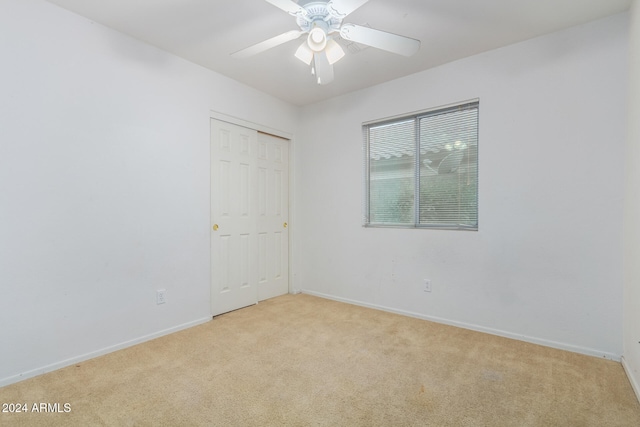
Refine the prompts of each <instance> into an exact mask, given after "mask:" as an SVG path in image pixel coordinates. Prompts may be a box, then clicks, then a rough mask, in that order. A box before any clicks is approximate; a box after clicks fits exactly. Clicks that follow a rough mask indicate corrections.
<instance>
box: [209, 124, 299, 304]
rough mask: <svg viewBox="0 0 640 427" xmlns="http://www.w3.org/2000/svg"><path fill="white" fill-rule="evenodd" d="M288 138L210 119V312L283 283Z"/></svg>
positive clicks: (280, 288) (280, 290)
mask: <svg viewBox="0 0 640 427" xmlns="http://www.w3.org/2000/svg"><path fill="white" fill-rule="evenodd" d="M288 172H289V141H288V140H286V139H282V138H278V137H275V136H271V135H267V134H264V133H259V132H257V131H256V130H253V129H248V128H245V127H242V126H237V125H234V124H231V123H226V122H223V121H219V120H214V119H212V120H211V310H212V314H213V315H214V316H215V315H218V314H221V313H226V312H228V311H232V310H236V309H238V308H242V307H246V306H248V305H252V304H256V303H257V302H258V301H261V300H264V299H267V298H271V297H275V296H278V295H283V294H285V293H287V292H288V289H289V275H288V271H289V265H288V263H289V244H288V243H289V236H288V224H287V221H288V214H289V175H288Z"/></svg>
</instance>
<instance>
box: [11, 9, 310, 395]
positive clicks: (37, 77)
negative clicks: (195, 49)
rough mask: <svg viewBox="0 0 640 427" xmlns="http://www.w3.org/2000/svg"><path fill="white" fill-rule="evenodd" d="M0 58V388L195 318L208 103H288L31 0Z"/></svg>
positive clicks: (270, 111)
mask: <svg viewBox="0 0 640 427" xmlns="http://www.w3.org/2000/svg"><path fill="white" fill-rule="evenodd" d="M0 56H1V57H2V65H1V66H0V94H1V96H0V336H1V337H2V344H0V385H2V384H7V383H10V382H13V381H16V380H19V379H21V378H25V377H28V376H32V375H34V374H37V373H40V372H43V371H46V370H50V369H53V368H57V367H60V366H64V365H65V364H68V363H72V362H73V361H75V360H81V359H83V358H85V357H88V356H92V355H96V354H100V353H101V352H104V351H108V350H113V349H115V348H117V347H119V346H124V345H127V344H130V343H132V342H135V341H137V340H144V339H146V338H149V337H152V336H155V335H156V334H162V333H164V332H167V331H169V330H174V329H179V328H181V327H185V326H189V325H192V324H194V323H197V322H200V321H204V320H206V319H207V318H209V315H210V308H209V296H210V291H209V266H210V263H209V169H210V168H209V113H210V110H215V111H218V112H222V113H224V114H227V115H230V116H235V117H239V118H242V119H245V120H248V121H251V122H255V123H257V124H262V125H267V126H269V127H272V128H275V129H280V130H284V131H287V132H294V131H295V126H296V123H297V121H296V120H297V114H298V110H297V108H295V107H293V106H290V105H288V104H285V103H283V102H281V101H277V100H275V99H274V98H271V97H269V96H267V95H264V94H262V93H260V92H257V91H255V90H253V89H250V88H248V87H246V86H243V85H240V84H239V83H237V82H234V81H233V80H230V79H227V78H225V77H222V76H220V75H218V74H215V73H212V72H210V71H208V70H205V69H203V68H201V67H198V66H195V65H193V64H191V63H189V62H187V61H184V60H181V59H178V58H176V57H174V56H172V55H169V54H167V53H164V52H162V51H160V50H157V49H155V48H153V47H151V46H148V45H146V44H143V43H140V42H137V41H135V40H133V39H131V38H128V37H126V36H124V35H122V34H120V33H117V32H115V31H112V30H109V29H107V28H104V27H102V26H100V25H98V24H95V23H92V22H90V21H88V20H86V19H84V18H81V17H79V16H76V15H74V14H72V13H70V12H67V11H65V10H63V9H60V8H58V7H57V6H54V5H51V4H49V3H46V2H44V1H42V0H0ZM160 288H164V289H166V290H167V299H168V302H167V304H165V305H162V306H158V305H156V303H155V290H156V289H160Z"/></svg>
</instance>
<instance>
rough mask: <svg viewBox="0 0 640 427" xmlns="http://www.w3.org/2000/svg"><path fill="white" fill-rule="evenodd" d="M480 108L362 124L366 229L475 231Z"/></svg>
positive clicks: (470, 104)
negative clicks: (394, 228)
mask: <svg viewBox="0 0 640 427" xmlns="http://www.w3.org/2000/svg"><path fill="white" fill-rule="evenodd" d="M478 108H479V103H478V102H468V103H464V104H461V105H456V106H452V107H446V108H441V109H437V110H432V111H429V112H424V113H420V114H416V115H412V116H409V117H402V118H399V119H393V120H387V121H383V122H375V123H371V124H367V125H365V126H364V128H363V131H364V144H365V146H364V151H365V207H364V210H365V212H364V215H365V225H367V226H400V227H425V228H453V229H471V230H476V229H477V228H478Z"/></svg>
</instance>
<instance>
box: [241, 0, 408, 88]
mask: <svg viewBox="0 0 640 427" xmlns="http://www.w3.org/2000/svg"><path fill="white" fill-rule="evenodd" d="M266 1H267V2H268V3H271V4H272V5H274V6H276V7H278V8H279V9H281V10H284V11H285V12H287V13H289V14H290V15H292V16H295V17H296V23H297V24H298V26H299V27H300V30H299V31H295V30H294V31H288V32H286V33H283V34H280V35H279V36H276V37H272V38H270V39H268V40H265V41H263V42H260V43H258V44H255V45H253V46H250V47H248V48H246V49H242V50H240V51H238V52H235V53H233V54H232V56H233V57H235V58H246V57H249V56H252V55H255V54H258V53H260V52H264V51H265V50H268V49H271V48H273V47H276V46H279V45H281V44H284V43H286V42H289V41H291V40H295V39H298V38H300V37H301V36H302V35H304V34H307V38H306V40H305V41H304V42H303V43H302V44H301V45H300V47H298V49H297V50H296V52H295V56H296V58H298V59H299V60H301V61H302V62H304V63H305V64H307V65H311V73H312V74H313V75H314V76H316V81H317V83H318V84H328V83H331V82H332V81H333V64H335V63H336V62H338V61H339V60H340V59H342V58H343V57H344V55H345V53H344V50H343V49H342V47H340V45H339V44H338V43H337V42H336V41H335V40H334V39H333V36H332V35H333V34H340V36H341V37H342V38H343V39H345V40H349V41H353V42H356V43H360V44H364V45H367V46H371V47H375V48H378V49H382V50H385V51H387V52H392V53H397V54H400V55H404V56H411V55H413V54H414V53H416V52H417V51H418V49H420V41H419V40H415V39H411V38H408V37H404V36H399V35H396V34H392V33H388V32H385V31H380V30H376V29H373V28H368V27H363V26H360V25H355V24H344V25H343V24H342V20H343V19H344V18H345V17H346V16H347V15H349V14H350V13H351V12H353V11H354V10H356V9H357V8H359V7H360V6H362V5H363V4H365V3H366V2H367V1H368V0H330V1H328V2H327V1H310V2H306V3H305V4H298V3H295V2H294V1H292V0H266Z"/></svg>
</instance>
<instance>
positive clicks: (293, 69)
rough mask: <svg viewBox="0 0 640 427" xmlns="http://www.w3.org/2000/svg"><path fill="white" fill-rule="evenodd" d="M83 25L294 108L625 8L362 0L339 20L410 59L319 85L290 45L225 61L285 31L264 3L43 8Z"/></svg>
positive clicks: (377, 63)
mask: <svg viewBox="0 0 640 427" xmlns="http://www.w3.org/2000/svg"><path fill="white" fill-rule="evenodd" d="M49 1H50V2H51V3H55V4H57V5H60V6H62V7H64V8H66V9H69V10H71V11H73V12H75V13H78V14H80V15H83V16H85V17H87V18H89V19H90V20H92V21H95V22H98V23H101V24H104V25H106V26H108V27H111V28H113V29H115V30H118V31H121V32H123V33H125V34H129V35H131V36H133V37H135V38H137V39H140V40H143V41H145V42H147V43H149V44H152V45H154V46H157V47H159V48H161V49H163V50H166V51H168V52H171V53H173V54H175V55H177V56H180V57H182V58H185V59H187V60H189V61H192V62H194V63H196V64H200V65H202V66H204V67H206V68H209V69H211V70H213V71H216V72H218V73H220V74H223V75H226V76H229V77H231V78H233V79H235V80H238V81H240V82H243V83H245V84H247V85H249V86H252V87H254V88H256V89H259V90H261V91H263V92H266V93H269V94H271V95H273V96H275V97H278V98H280V99H283V100H285V101H288V102H291V103H293V104H296V105H306V104H310V103H314V102H317V101H321V100H324V99H328V98H331V97H334V96H337V95H340V94H344V93H347V92H351V91H354V90H358V89H361V88H365V87H369V86H373V85H376V84H379V83H382V82H385V81H388V80H392V79H395V78H398V77H402V76H406V75H409V74H413V73H416V72H418V71H421V70H425V69H428V68H432V67H435V66H438V65H441V64H444V63H447V62H451V61H454V60H457V59H460V58H464V57H467V56H470V55H474V54H476V53H480V52H484V51H487V50H491V49H495V48H498V47H501V46H506V45H509V44H512V43H516V42H519V41H522V40H526V39H530V38H532V37H536V36H538V35H542V34H546V33H550V32H554V31H557V30H560V29H563V28H567V27H571V26H574V25H578V24H581V23H584V22H588V21H591V20H594V19H598V18H602V17H605V16H609V15H612V14H615V13H619V12H623V11H625V10H627V9H628V8H629V5H630V3H631V0H370V1H369V2H368V3H366V4H365V5H364V6H362V7H360V8H359V9H358V10H356V11H355V12H353V13H352V14H351V15H349V16H348V17H347V18H346V19H345V20H344V22H345V23H346V22H350V23H354V24H360V25H369V26H371V27H373V28H377V29H380V30H384V31H388V32H391V33H396V34H401V35H404V36H408V37H411V38H415V39H419V40H421V41H422V46H421V48H420V51H419V52H418V53H417V54H415V55H414V56H412V57H410V58H406V57H404V56H399V55H394V54H392V53H387V52H384V51H380V50H377V49H374V48H366V49H363V50H359V51H356V52H352V51H350V50H349V49H346V50H347V55H346V56H345V57H344V58H343V59H342V60H341V61H339V62H338V63H336V64H335V66H334V70H335V80H334V81H333V82H332V83H330V84H328V85H323V86H319V85H317V84H316V83H315V79H314V78H313V77H312V75H311V73H310V67H309V66H307V65H306V64H304V63H302V62H300V61H299V60H298V59H296V58H295V57H294V56H293V54H294V52H295V50H296V49H297V47H298V45H299V44H300V41H292V42H288V43H286V44H283V45H281V46H278V47H276V48H274V49H271V50H269V51H266V52H263V53H261V54H258V55H256V56H253V57H250V58H246V59H236V58H232V57H231V56H230V54H231V53H233V52H235V51H238V50H240V49H243V48H245V47H248V46H250V45H253V44H255V43H258V42H261V41H263V40H265V39H268V38H270V37H273V36H276V35H278V34H281V33H284V32H286V31H289V30H295V29H298V27H297V25H296V22H295V18H294V17H292V16H290V15H288V14H287V13H286V12H283V11H282V10H280V9H278V8H276V7H275V6H273V5H271V4H269V3H267V2H266V1H264V0H224V1H223V0H49Z"/></svg>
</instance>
